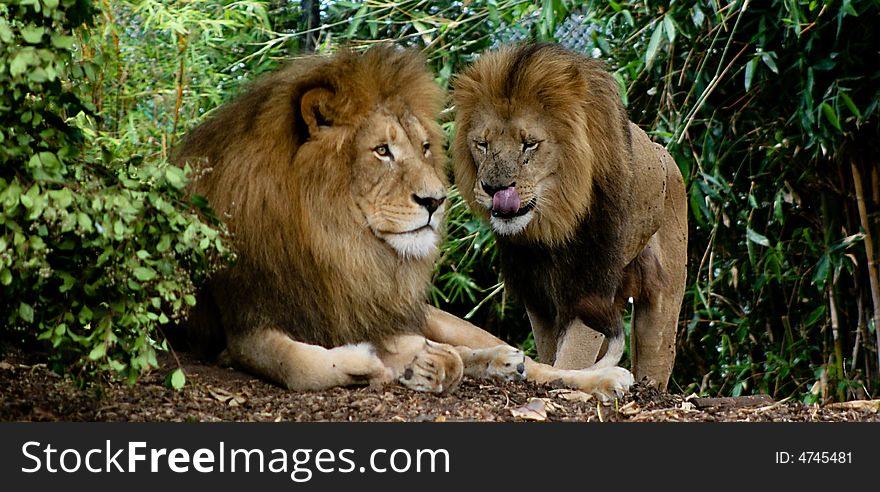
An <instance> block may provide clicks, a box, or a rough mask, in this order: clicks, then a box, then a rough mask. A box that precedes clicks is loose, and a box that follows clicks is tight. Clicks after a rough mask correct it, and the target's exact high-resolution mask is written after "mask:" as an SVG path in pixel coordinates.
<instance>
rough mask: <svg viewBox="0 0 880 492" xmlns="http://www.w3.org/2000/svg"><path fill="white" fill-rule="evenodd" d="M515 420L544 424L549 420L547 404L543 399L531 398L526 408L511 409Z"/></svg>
mask: <svg viewBox="0 0 880 492" xmlns="http://www.w3.org/2000/svg"><path fill="white" fill-rule="evenodd" d="M510 414H511V415H513V417H514V418H518V419H523V420H534V421H536V422H543V421H545V420H547V402H546V401H545V400H544V399H542V398H530V399H529V402H528V403H527V404H525V406H522V407H519V408H512V409H510Z"/></svg>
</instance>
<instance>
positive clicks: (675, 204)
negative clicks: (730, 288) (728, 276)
mask: <svg viewBox="0 0 880 492" xmlns="http://www.w3.org/2000/svg"><path fill="white" fill-rule="evenodd" d="M668 173H669V176H668V183H669V190H668V193H667V200H666V203H665V207H666V210H667V211H668V212H669V213H667V214H665V216H664V219H663V222H662V224H661V226H660V229H659V230H658V231H657V232H656V233H655V234H654V236H653V237H652V238H651V240H650V241H649V243H648V247H649V248H652V249H653V250H654V252H655V254H656V256H657V259H658V261H659V263H660V268H661V270H662V272H663V273H662V275H660V278H662V281H661V282H656V281H655V282H651V279H643V280H642V286H643V287H642V288H643V290H644V292H643V293H642V295H640V298H639V299H637V300H636V301H635V303H634V309H633V336H632V359H633V364H632V367H633V373H635V376H636V378H637V379H642V378H645V377H647V378H648V379H649V380H650V381H652V382H653V383H654V384H656V385H657V386H658V387H660V388H661V389H666V385H667V384H668V382H669V376H670V374H671V373H672V366H673V364H674V362H675V336H676V330H677V325H678V315H679V312H680V310H681V302H682V299H683V297H684V289H685V283H686V281H687V235H688V230H687V202H686V200H687V197H686V196H685V192H684V184H683V183H682V178H681V174H680V173H679V171H678V167H676V166H675V163H671V164H669V166H668Z"/></svg>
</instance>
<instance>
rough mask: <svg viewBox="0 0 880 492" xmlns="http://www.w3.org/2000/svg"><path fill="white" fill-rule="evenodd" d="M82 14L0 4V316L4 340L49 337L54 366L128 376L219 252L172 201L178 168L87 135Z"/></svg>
mask: <svg viewBox="0 0 880 492" xmlns="http://www.w3.org/2000/svg"><path fill="white" fill-rule="evenodd" d="M93 14H94V11H93V10H92V6H91V4H90V3H89V2H88V1H85V0H62V1H60V2H59V1H58V0H41V1H36V0H17V1H12V2H9V3H5V4H3V5H0V40H2V45H0V85H2V86H3V87H4V91H3V93H2V100H0V118H2V123H3V124H2V129H0V143H2V149H0V207H2V208H0V284H2V289H3V295H2V298H0V319H2V320H3V328H2V334H3V335H4V336H6V337H13V338H16V339H25V340H33V339H35V338H36V339H39V340H45V341H46V342H48V343H50V344H51V346H52V347H53V348H54V351H53V360H54V362H55V366H56V368H57V369H59V370H62V369H63V368H64V367H65V366H67V365H68V364H73V365H74V366H75V367H77V368H79V370H80V372H81V373H82V374H84V375H89V374H92V373H93V372H94V371H96V370H112V371H113V372H116V373H121V374H123V375H125V376H127V377H128V378H129V379H130V380H134V379H135V378H136V377H137V376H138V375H139V374H140V373H141V372H142V371H143V370H145V369H147V368H149V367H153V366H156V355H155V349H156V348H157V347H159V346H161V344H162V337H161V336H158V335H157V334H156V333H155V331H154V328H155V327H161V326H164V325H168V324H169V323H171V322H172V321H173V320H176V319H179V318H180V317H181V316H182V315H183V314H184V313H185V311H186V309H187V308H188V307H189V306H192V305H193V304H194V303H195V296H194V291H195V286H196V284H197V283H198V282H199V281H200V280H202V279H203V278H204V277H205V276H206V275H207V274H209V273H210V272H211V271H212V270H214V269H215V268H217V267H218V266H219V265H220V264H221V263H222V262H223V261H225V260H226V259H228V258H229V256H230V253H229V251H228V250H227V248H226V246H225V245H224V233H223V230H222V229H221V228H220V227H218V224H217V222H216V221H215V220H210V219H208V218H209V217H210V215H209V214H204V212H205V210H204V203H198V202H196V203H188V202H187V201H186V199H185V198H184V194H183V192H182V188H183V187H184V186H185V183H186V175H185V171H184V170H181V169H179V168H176V167H172V166H168V165H167V164H164V163H163V162H161V161H159V160H147V161H145V160H143V159H142V158H141V157H139V156H137V155H130V156H128V157H127V158H123V157H122V155H121V153H120V152H119V149H118V148H117V147H114V146H112V145H109V143H111V141H110V140H108V139H106V138H104V137H105V135H103V134H102V133H101V132H100V131H99V130H98V129H97V128H98V125H97V122H99V121H100V115H97V114H95V113H94V111H93V109H94V106H93V105H92V104H89V103H87V102H84V101H83V99H82V98H81V97H80V94H83V93H88V91H89V90H90V89H93V88H95V87H96V85H97V84H98V83H99V77H100V71H99V70H100V68H101V67H100V66H98V67H96V66H95V65H94V64H93V63H92V62H90V61H88V60H84V59H82V58H81V54H82V51H83V50H84V49H85V48H86V47H85V46H83V45H82V44H81V43H80V42H79V41H78V40H77V38H76V37H75V33H74V30H75V29H77V28H78V27H80V26H81V25H83V24H84V23H90V22H91V20H92V18H93ZM74 54H77V55H80V58H77V57H75V56H74Z"/></svg>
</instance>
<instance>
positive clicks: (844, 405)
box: [825, 400, 880, 412]
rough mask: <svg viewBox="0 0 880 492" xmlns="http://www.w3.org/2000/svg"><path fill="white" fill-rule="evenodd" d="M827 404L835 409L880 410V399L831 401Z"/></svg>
mask: <svg viewBox="0 0 880 492" xmlns="http://www.w3.org/2000/svg"><path fill="white" fill-rule="evenodd" d="M825 406H826V407H828V408H833V409H835V410H867V411H870V412H880V400H853V401H844V402H840V403H829V404H828V405H825Z"/></svg>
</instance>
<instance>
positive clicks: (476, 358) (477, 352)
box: [460, 345, 526, 381]
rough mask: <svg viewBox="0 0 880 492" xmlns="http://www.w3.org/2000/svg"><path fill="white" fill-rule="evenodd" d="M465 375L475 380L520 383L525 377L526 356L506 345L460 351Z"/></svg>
mask: <svg viewBox="0 0 880 492" xmlns="http://www.w3.org/2000/svg"><path fill="white" fill-rule="evenodd" d="M460 354H461V356H462V359H463V360H464V365H465V374H467V375H468V376H471V377H475V378H483V379H495V380H501V381H520V380H523V379H525V377H526V356H525V354H523V352H522V350H519V349H516V348H513V347H511V346H508V345H498V346H496V347H489V348H484V349H461V350H460Z"/></svg>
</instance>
